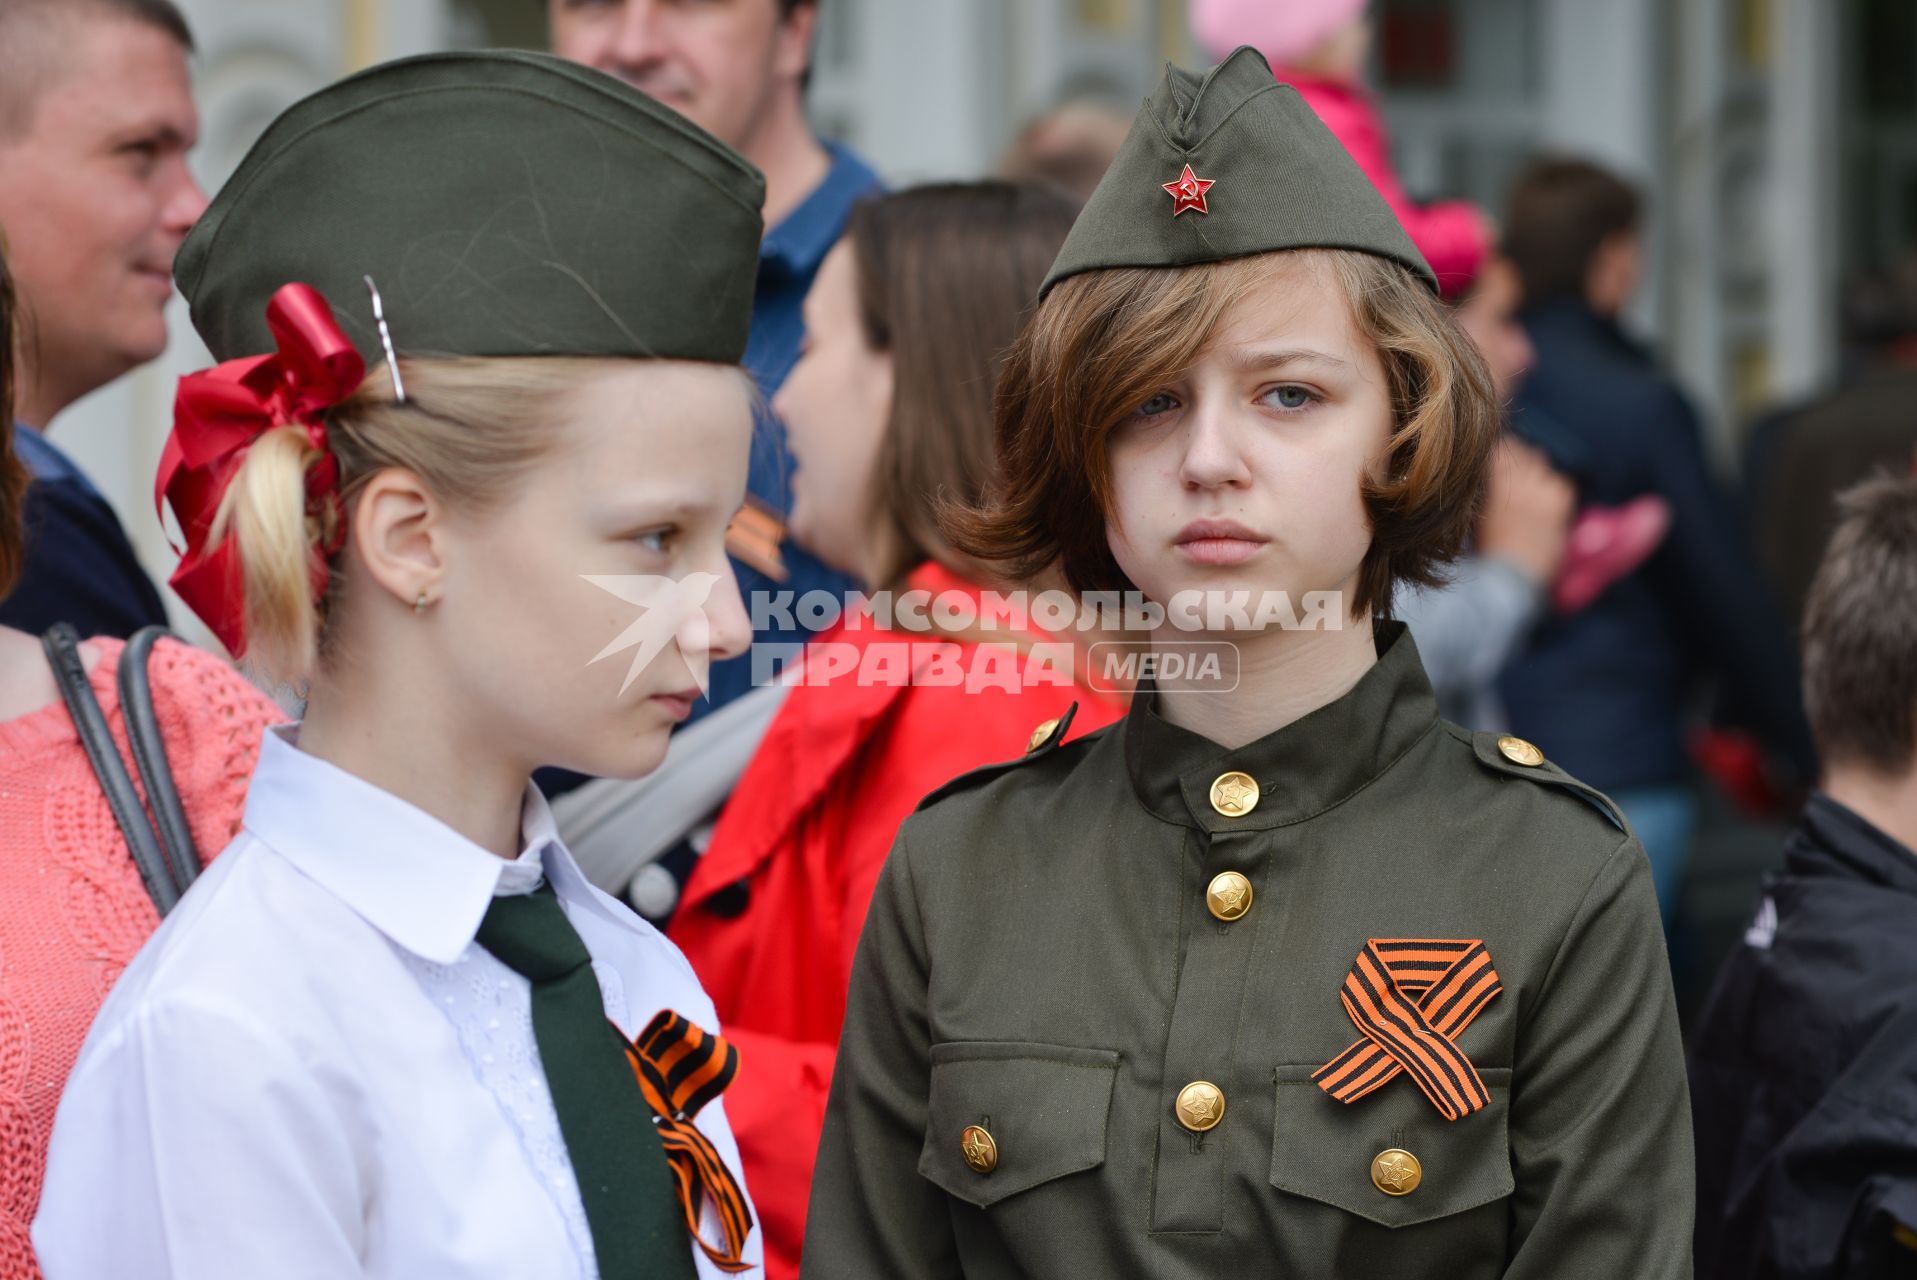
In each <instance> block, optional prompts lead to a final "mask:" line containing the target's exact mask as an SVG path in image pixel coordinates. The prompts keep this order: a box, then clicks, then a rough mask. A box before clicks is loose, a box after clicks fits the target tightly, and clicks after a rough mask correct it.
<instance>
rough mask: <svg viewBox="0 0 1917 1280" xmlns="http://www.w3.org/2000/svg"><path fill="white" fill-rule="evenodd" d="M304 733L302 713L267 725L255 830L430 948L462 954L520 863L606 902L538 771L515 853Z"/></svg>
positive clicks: (252, 794)
mask: <svg viewBox="0 0 1917 1280" xmlns="http://www.w3.org/2000/svg"><path fill="white" fill-rule="evenodd" d="M298 738H299V725H297V724H290V725H283V726H278V727H275V728H272V729H269V730H267V732H266V735H265V739H264V741H263V742H262V743H261V746H260V760H259V765H258V767H257V768H256V769H255V770H254V772H253V781H252V783H251V785H250V786H249V787H248V790H247V795H246V817H245V827H246V829H247V831H249V832H251V833H252V834H253V836H254V837H256V838H257V839H259V840H260V841H261V842H263V843H265V844H267V845H269V846H271V847H272V849H273V850H274V851H275V852H276V853H278V854H280V855H281V856H282V857H284V858H285V859H286V860H287V861H288V862H291V863H292V864H293V865H294V866H295V867H297V868H299V870H300V871H301V872H302V873H303V874H305V875H306V876H308V877H309V878H310V879H312V880H314V881H316V882H317V883H318V884H319V885H320V886H321V887H322V888H324V889H325V890H327V891H328V892H329V893H331V894H332V895H333V896H334V897H336V898H338V899H339V900H340V901H342V902H344V903H345V904H346V905H347V906H349V907H351V908H352V909H353V910H354V911H356V912H357V913H359V915H361V916H362V917H364V918H365V919H366V921H367V922H368V923H370V924H371V925H372V926H373V927H374V928H376V929H378V930H379V931H380V932H381V933H383V934H385V935H386V936H387V937H389V938H391V939H392V940H393V941H394V942H396V943H398V944H399V945H400V946H402V947H404V948H406V950H408V951H410V952H412V953H413V954H414V955H417V956H419V957H420V958H421V959H423V960H428V961H431V962H432V963H434V964H451V963H452V962H453V961H455V960H457V959H458V958H459V956H460V953H461V952H463V951H464V950H465V949H466V946H467V944H469V943H470V942H472V940H473V937H474V936H475V935H476V934H477V933H478V932H479V923H480V921H481V920H482V919H484V917H485V915H486V908H487V907H489V906H491V905H492V900H493V895H494V893H495V891H497V890H498V889H500V888H501V887H502V886H501V883H500V882H501V879H502V877H505V876H507V874H508V871H509V869H514V870H519V871H523V870H525V869H527V868H528V867H529V866H530V867H537V868H539V869H540V870H541V871H542V872H543V874H544V876H545V878H546V879H547V880H549V881H550V882H551V883H552V886H553V890H554V892H555V893H557V894H558V895H559V898H560V899H561V901H564V902H567V903H568V905H578V904H581V903H584V904H589V905H591V906H593V907H597V905H598V904H597V902H596V901H595V900H594V896H593V894H592V891H591V889H590V887H589V886H588V885H587V883H586V879H585V876H584V875H583V874H582V873H581V872H580V870H579V868H578V866H577V865H576V864H574V862H573V860H572V855H571V854H570V853H568V852H567V851H566V846H565V845H564V844H563V843H562V842H561V841H560V839H559V826H558V824H557V823H556V822H555V821H554V820H553V815H552V809H551V807H550V806H549V805H547V803H546V799H545V797H544V796H542V795H541V794H540V793H539V789H538V788H537V787H535V786H533V785H532V784H531V783H527V785H526V799H525V802H524V804H523V806H522V807H521V810H520V813H521V817H520V831H521V839H522V842H523V852H522V853H521V855H520V858H519V860H518V862H508V861H506V860H505V859H503V858H501V857H499V856H498V855H496V854H492V853H488V852H487V851H486V850H484V849H482V848H480V847H479V846H478V845H477V844H474V843H473V842H472V841H471V840H468V839H467V838H466V837H465V836H462V835H460V834H459V833H458V832H457V831H454V830H453V829H452V828H451V827H449V826H447V825H446V824H445V823H443V822H441V821H440V820H439V819H437V818H435V817H433V816H431V815H430V814H428V813H426V812H425V811H423V810H421V809H418V808H415V807H414V806H412V805H410V804H408V803H407V802H406V801H404V800H401V799H400V798H399V797H398V796H395V795H393V794H391V793H390V792H386V791H382V790H381V789H380V788H378V787H376V786H374V785H373V784H372V783H370V782H367V781H366V780H365V779H363V778H358V777H355V776H354V775H352V774H350V773H347V772H346V771H345V770H344V769H341V768H338V767H337V766H335V765H331V764H328V763H327V762H326V761H324V760H321V759H319V758H318V757H317V756H310V755H307V754H306V753H305V752H303V751H301V750H300V749H299V748H298V747H297V746H296V745H295V743H296V742H297V741H298ZM505 887H506V889H507V891H508V892H510V891H512V890H513V889H514V888H516V887H517V886H514V885H511V884H508V885H507V886H505Z"/></svg>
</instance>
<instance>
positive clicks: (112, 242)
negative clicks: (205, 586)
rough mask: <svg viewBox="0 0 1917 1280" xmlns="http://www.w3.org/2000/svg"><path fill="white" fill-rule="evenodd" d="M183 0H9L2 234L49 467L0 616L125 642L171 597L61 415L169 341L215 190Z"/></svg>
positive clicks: (158, 619) (1, 43)
mask: <svg viewBox="0 0 1917 1280" xmlns="http://www.w3.org/2000/svg"><path fill="white" fill-rule="evenodd" d="M192 52H193V37H192V33H191V32H190V31H189V30H188V28H187V25H186V19H185V18H184V17H182V16H181V14H180V11H179V9H178V8H177V7H176V6H175V5H173V4H172V3H171V0H79V2H76V0H0V240H4V241H5V242H6V243H7V245H8V246H9V247H8V252H9V255H10V256H11V258H12V261H13V269H14V274H15V276H16V278H17V282H18V286H19V292H20V311H21V321H22V323H21V325H20V331H19V335H18V337H17V339H16V345H15V347H14V352H13V354H14V358H15V360H16V362H17V364H18V367H19V389H18V398H17V400H16V402H15V410H16V412H17V413H18V414H19V417H18V419H17V421H16V422H15V423H14V447H15V449H16V450H17V451H18V453H19V456H20V458H21V460H22V461H23V462H25V463H26V465H27V470H28V471H29V472H30V473H31V475H32V483H31V484H30V485H29V487H28V489H27V497H26V511H25V528H26V563H25V564H24V565H23V566H22V568H21V573H20V580H19V583H18V585H17V586H16V587H15V588H14V590H13V592H12V593H11V594H10V595H8V596H7V598H6V599H5V600H4V601H0V624H3V625H6V626H10V627H16V628H18V629H20V630H22V631H28V632H32V633H33V634H35V635H38V634H39V633H41V632H43V631H45V630H46V629H47V628H49V627H51V626H52V625H53V624H54V623H56V622H67V623H71V624H72V625H73V627H74V629H75V630H77V631H78V632H79V633H80V634H81V635H89V636H91V635H104V636H117V637H121V638H125V637H127V636H130V635H132V634H133V633H134V632H135V631H138V630H139V629H140V628H141V627H144V626H148V625H151V624H154V623H164V622H165V621H166V605H165V604H164V603H163V601H162V599H161V596H160V593H159V590H158V589H157V588H156V587H155V586H154V585H153V582H152V580H151V579H149V578H148V577H147V576H146V572H145V570H143V569H142V568H141V567H140V562H139V559H138V557H137V556H136V555H135V553H134V550H133V544H132V542H131V541H129V540H128V538H127V535H126V531H125V529H123V528H122V527H121V525H120V521H119V517H118V516H116V515H115V514H114V511H113V508H112V506H111V505H110V504H109V503H108V502H107V500H106V498H105V496H104V495H102V494H101V492H100V491H99V489H97V488H96V487H95V486H94V485H93V483H92V481H90V480H89V479H88V478H87V476H86V474H85V473H84V472H83V471H82V470H81V469H80V467H79V466H78V465H77V464H76V463H75V462H74V460H73V459H72V458H70V457H68V456H67V454H66V453H65V451H64V450H63V449H61V447H60V446H59V445H56V444H54V443H53V441H51V440H50V439H48V438H47V436H46V434H45V433H46V431H47V429H48V428H49V427H50V426H51V425H52V424H53V420H54V418H56V417H57V416H58V415H59V414H60V413H62V412H63V411H64V410H65V409H66V408H67V406H69V405H71V404H72V403H73V402H74V401H76V400H78V399H80V398H81V397H82V396H84V395H86V394H88V393H89V392H92V391H94V390H97V389H98V388H100V387H103V386H105V385H106V384H107V383H109V382H112V381H113V380H114V379H115V378H118V377H120V376H121V375H122V374H125V373H127V372H129V371H131V370H133V369H135V368H137V367H138V366H140V365H143V364H145V363H147V362H148V361H150V360H154V359H157V358H158V357H159V355H160V354H161V353H162V352H163V351H165V349H166V341H167V331H166V315H165V311H166V304H167V300H168V298H170V297H171V296H172V294H173V279H172V271H173V254H174V252H175V251H176V250H177V249H178V248H179V247H180V243H181V241H183V240H184V239H185V238H186V233H187V231H188V230H189V229H190V228H191V227H192V226H193V223H194V220H195V219H197V218H198V217H199V216H200V213H201V211H203V210H204V209H205V208H206V196H205V195H204V194H203V193H202V192H201V191H200V188H199V185H198V184H197V183H196V182H195V181H194V179H193V174H192V173H191V172H190V171H189V170H188V168H187V164H186V156H187V152H188V151H189V150H190V149H191V148H192V146H193V143H194V140H195V138H196V136H197V135H198V133H199V115H198V113H197V111H196V109H195V107H194V105H193V92H192V81H191V78H190V76H189V73H188V68H187V59H188V57H189V55H191V53H192Z"/></svg>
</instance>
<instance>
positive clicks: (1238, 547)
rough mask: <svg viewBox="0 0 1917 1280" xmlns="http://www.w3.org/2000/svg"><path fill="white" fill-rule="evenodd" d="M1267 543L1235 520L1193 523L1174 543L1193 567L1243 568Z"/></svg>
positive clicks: (1195, 521) (1181, 532) (1266, 539)
mask: <svg viewBox="0 0 1917 1280" xmlns="http://www.w3.org/2000/svg"><path fill="white" fill-rule="evenodd" d="M1268 541H1270V539H1268V538H1265V537H1262V536H1260V535H1259V534H1256V533H1253V532H1252V531H1251V530H1250V529H1247V528H1246V527H1245V526H1244V525H1242V524H1239V523H1238V522H1237V521H1236V520H1194V521H1192V522H1191V523H1190V524H1188V525H1186V526H1185V527H1184V528H1183V529H1180V530H1179V531H1178V537H1177V540H1176V542H1177V547H1178V550H1179V551H1180V552H1182V553H1183V554H1184V556H1185V558H1186V559H1188V560H1191V561H1193V562H1194V563H1197V564H1243V563H1244V562H1245V561H1247V560H1249V559H1251V558H1252V557H1253V556H1255V555H1257V554H1258V552H1259V550H1260V549H1261V548H1263V547H1264V545H1265V543H1266V542H1268Z"/></svg>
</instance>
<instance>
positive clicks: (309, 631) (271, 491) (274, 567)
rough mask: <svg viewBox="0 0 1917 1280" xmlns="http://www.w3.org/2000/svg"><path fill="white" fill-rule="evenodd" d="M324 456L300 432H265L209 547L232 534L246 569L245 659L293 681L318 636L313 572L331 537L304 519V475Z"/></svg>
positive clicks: (230, 493) (230, 492)
mask: <svg viewBox="0 0 1917 1280" xmlns="http://www.w3.org/2000/svg"><path fill="white" fill-rule="evenodd" d="M323 456H324V455H322V454H321V453H320V452H319V451H318V450H316V449H314V448H313V447H312V446H311V444H309V443H308V441H307V437H306V431H305V429H304V428H302V427H276V428H275V429H273V430H272V431H269V432H267V433H266V434H265V435H263V436H261V437H260V438H259V439H258V440H256V441H254V442H253V447H252V449H251V450H250V451H249V452H248V453H247V455H246V461H245V462H243V463H241V464H240V470H239V474H238V475H236V476H235V477H234V478H233V483H232V485H231V486H230V487H229V488H228V489H227V491H226V496H225V498H224V499H223V500H222V501H221V503H220V509H219V512H218V513H217V514H216V515H215V516H214V519H213V533H212V539H213V542H214V543H215V544H216V545H217V544H218V542H219V541H220V540H221V539H222V538H224V537H225V536H226V534H227V532H228V531H229V530H230V531H231V532H232V535H233V541H234V549H235V551H236V552H237V553H238V555H239V560H240V564H241V565H242V566H244V569H243V573H244V579H245V608H246V656H247V659H248V660H249V661H251V662H255V663H257V664H258V665H259V666H260V667H261V668H262V669H264V670H265V671H268V672H271V673H273V674H276V675H278V676H280V677H282V678H284V679H288V680H293V681H298V680H300V679H302V678H303V677H304V676H305V675H306V673H307V672H308V671H310V670H311V669H312V665H313V659H314V656H315V651H316V644H317V638H318V635H319V626H320V612H319V606H318V604H317V603H316V602H315V601H314V599H313V573H314V564H315V562H316V561H318V560H319V559H320V547H321V546H322V545H323V541H322V540H323V539H324V538H325V537H326V535H327V534H328V533H329V532H330V530H326V529H321V528H315V527H313V526H315V525H316V524H317V523H318V522H317V521H314V520H311V519H309V518H308V517H307V514H306V470H307V468H308V467H310V466H312V465H313V464H314V463H316V462H318V461H320V459H321V458H322V457H323Z"/></svg>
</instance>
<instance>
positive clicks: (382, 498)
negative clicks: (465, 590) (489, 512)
mask: <svg viewBox="0 0 1917 1280" xmlns="http://www.w3.org/2000/svg"><path fill="white" fill-rule="evenodd" d="M444 514H445V512H444V509H443V508H442V507H441V506H440V503H439V499H437V498H435V497H434V496H433V494H432V491H431V490H429V489H428V488H427V487H426V486H425V484H424V483H422V482H421V480H420V478H419V477H418V476H416V475H414V474H413V473H412V472H410V471H407V470H405V469H403V468H400V467H388V468H387V469H386V470H384V471H381V472H379V473H377V474H376V475H374V476H373V478H372V479H371V480H368V481H367V482H366V484H365V485H364V486H362V487H361V489H360V491H359V496H358V497H357V498H356V499H355V500H354V503H353V516H352V526H353V528H352V532H353V545H354V546H355V547H356V548H357V549H358V553H359V558H360V560H361V561H362V562H363V563H364V564H365V565H366V571H367V573H368V574H370V575H371V576H372V579H373V581H374V582H377V583H378V584H379V585H380V587H381V588H382V589H384V590H386V591H388V592H390V593H391V594H392V595H393V596H394V597H396V598H397V599H398V600H399V601H400V602H401V603H403V604H405V605H407V606H408V607H411V606H412V605H413V604H414V603H415V602H416V601H418V600H419V599H420V598H421V596H422V595H423V596H424V597H425V598H426V599H427V600H429V601H430V600H431V599H433V598H434V597H435V596H436V595H437V594H438V593H439V589H440V586H441V581H442V579H443V578H444V576H445V571H446V555H445V553H446V545H445V540H446V526H445V519H444Z"/></svg>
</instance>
